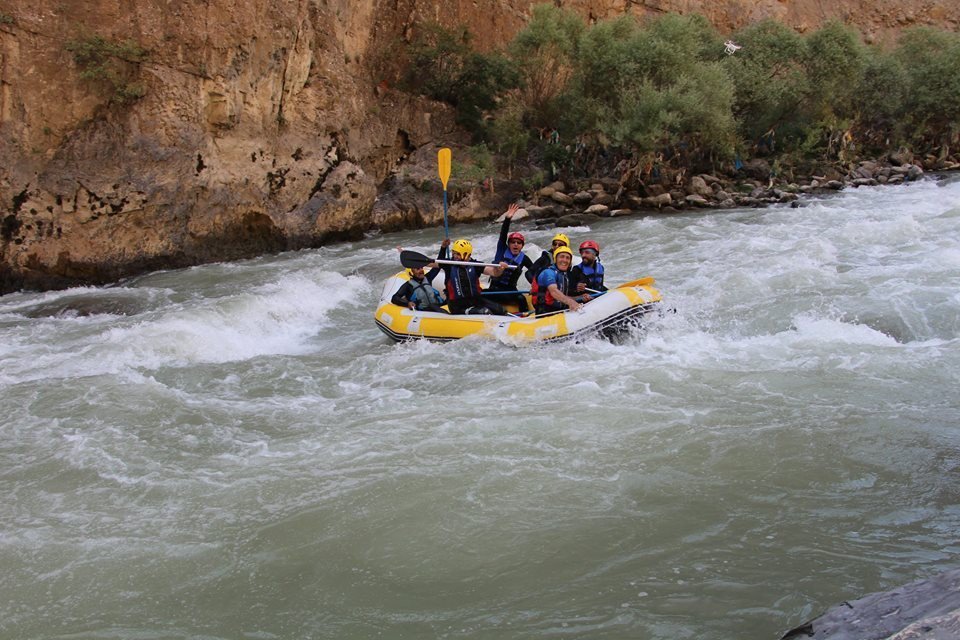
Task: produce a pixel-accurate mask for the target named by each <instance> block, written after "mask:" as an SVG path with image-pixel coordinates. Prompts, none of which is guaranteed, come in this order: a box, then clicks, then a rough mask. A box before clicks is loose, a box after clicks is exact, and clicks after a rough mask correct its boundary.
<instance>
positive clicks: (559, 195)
mask: <svg viewBox="0 0 960 640" xmlns="http://www.w3.org/2000/svg"><path fill="white" fill-rule="evenodd" d="M550 199H551V200H553V201H554V202H559V203H560V204H562V205H566V206H569V205H572V204H573V198H571V197H570V196H568V195H567V194H565V193H564V192H562V191H554V192H553V193H551V194H550Z"/></svg>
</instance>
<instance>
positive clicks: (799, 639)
mask: <svg viewBox="0 0 960 640" xmlns="http://www.w3.org/2000/svg"><path fill="white" fill-rule="evenodd" d="M807 638H814V639H816V640H859V639H867V638H876V639H877V640H881V639H882V640H915V639H916V640H919V639H921V638H922V639H924V640H955V639H956V638H960V569H953V570H951V571H946V572H944V573H941V574H940V575H937V576H935V577H933V578H930V579H929V580H918V581H917V582H913V583H910V584H908V585H905V586H903V587H899V588H897V589H893V590H892V591H887V592H882V593H874V594H870V595H868V596H864V597H863V598H860V599H858V600H850V601H847V602H844V603H843V604H840V605H837V606H835V607H833V608H831V609H828V610H827V612H826V613H824V614H823V615H822V616H820V617H818V618H814V619H813V620H811V621H809V622H807V623H805V624H802V625H800V626H799V627H797V628H795V629H792V630H790V631H788V632H787V633H786V634H785V635H784V636H783V637H782V638H781V640H806V639H807Z"/></svg>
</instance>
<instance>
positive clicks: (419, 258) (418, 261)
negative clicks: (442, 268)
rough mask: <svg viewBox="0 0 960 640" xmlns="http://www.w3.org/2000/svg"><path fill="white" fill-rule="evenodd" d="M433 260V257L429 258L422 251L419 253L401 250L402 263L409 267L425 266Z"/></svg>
mask: <svg viewBox="0 0 960 640" xmlns="http://www.w3.org/2000/svg"><path fill="white" fill-rule="evenodd" d="M431 262H433V258H428V257H427V256H425V255H423V254H422V253H417V252H416V251H401V252H400V264H402V265H403V266H405V267H406V268H407V269H416V268H417V267H425V266H427V265H428V264H430V263H431Z"/></svg>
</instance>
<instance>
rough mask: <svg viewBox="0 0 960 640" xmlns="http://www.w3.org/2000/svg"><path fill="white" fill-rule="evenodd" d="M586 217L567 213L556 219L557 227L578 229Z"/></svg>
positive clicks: (580, 214)
mask: <svg viewBox="0 0 960 640" xmlns="http://www.w3.org/2000/svg"><path fill="white" fill-rule="evenodd" d="M585 221H586V217H585V216H584V215H583V214H582V213H568V214H566V215H563V216H560V217H559V218H557V221H556V225H557V226H558V227H579V226H581V225H583V224H584V222H585Z"/></svg>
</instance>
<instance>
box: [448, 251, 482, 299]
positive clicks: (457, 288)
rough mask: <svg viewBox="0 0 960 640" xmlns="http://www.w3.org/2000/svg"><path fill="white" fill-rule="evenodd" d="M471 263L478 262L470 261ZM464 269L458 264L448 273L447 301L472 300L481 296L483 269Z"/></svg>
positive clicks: (452, 266) (480, 267)
mask: <svg viewBox="0 0 960 640" xmlns="http://www.w3.org/2000/svg"><path fill="white" fill-rule="evenodd" d="M469 262H476V260H470V261H469ZM477 265H478V266H476V267H474V266H470V267H464V266H461V265H458V264H453V265H450V270H449V271H448V272H447V300H451V301H452V300H470V299H473V298H476V297H479V296H480V274H481V273H483V267H482V266H480V263H477Z"/></svg>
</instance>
